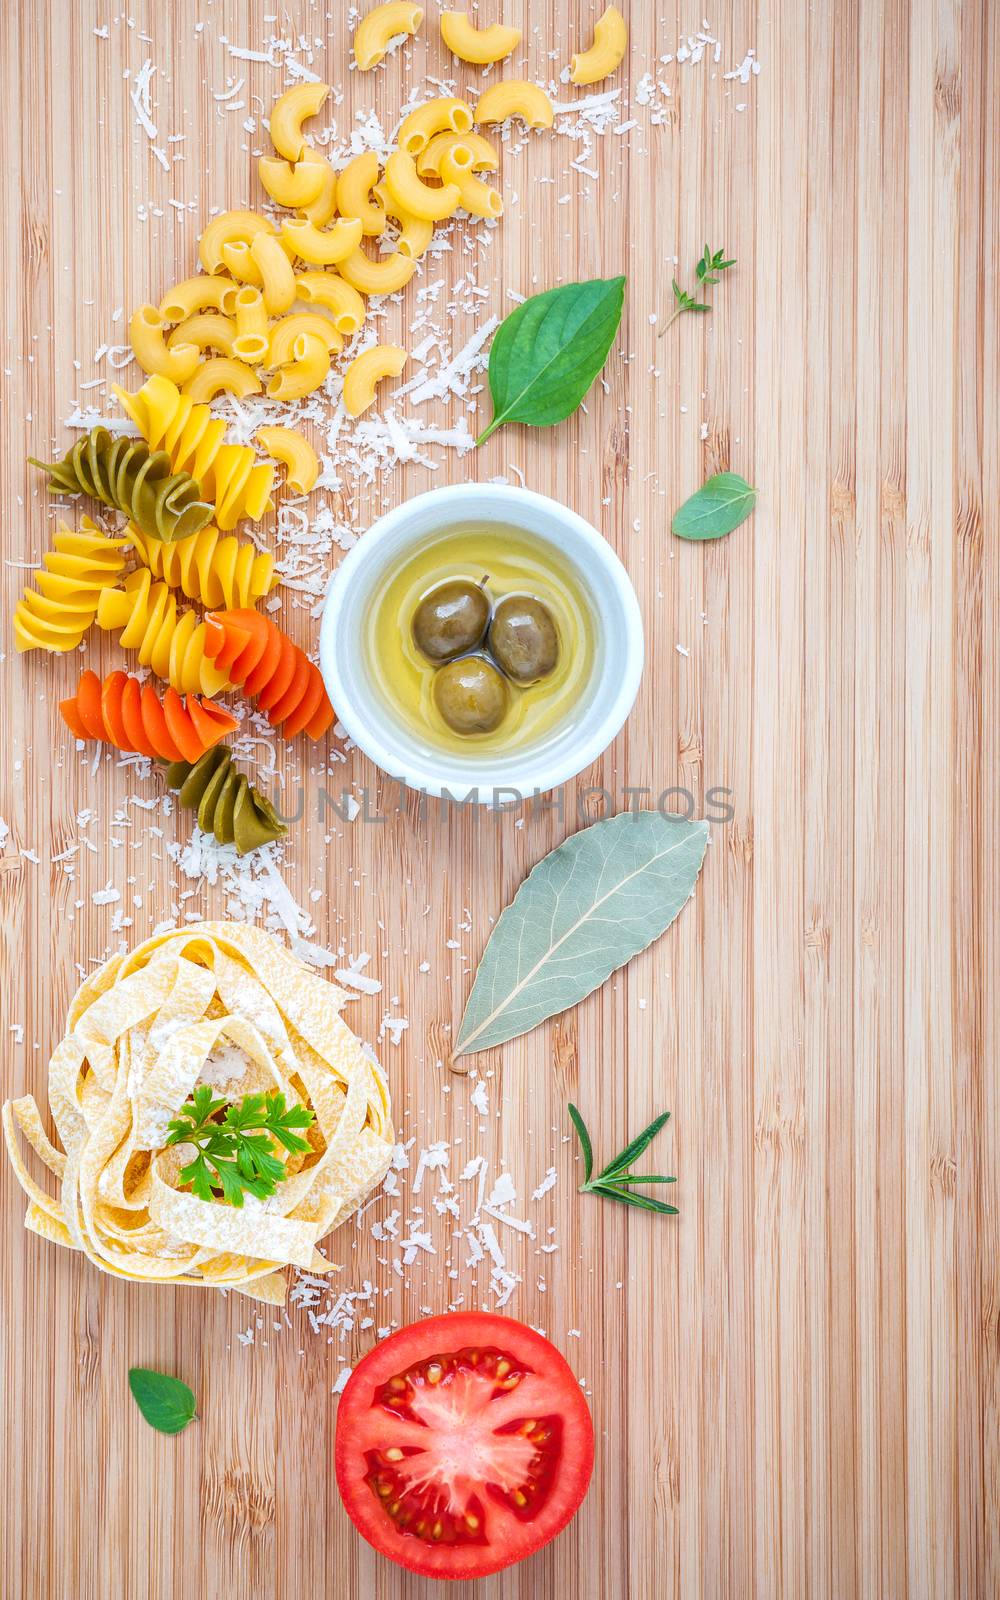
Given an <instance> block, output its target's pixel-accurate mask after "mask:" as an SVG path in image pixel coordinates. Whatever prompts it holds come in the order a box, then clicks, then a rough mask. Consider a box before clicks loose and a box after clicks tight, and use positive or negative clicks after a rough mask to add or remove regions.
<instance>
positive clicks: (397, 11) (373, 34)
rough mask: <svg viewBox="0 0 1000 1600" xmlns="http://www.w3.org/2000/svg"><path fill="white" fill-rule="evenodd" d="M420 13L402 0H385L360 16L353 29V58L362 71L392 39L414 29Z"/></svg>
mask: <svg viewBox="0 0 1000 1600" xmlns="http://www.w3.org/2000/svg"><path fill="white" fill-rule="evenodd" d="M423 17H424V13H423V11H422V9H421V7H420V6H411V5H407V4H406V0H388V4H386V5H382V6H376V7H375V9H374V11H369V13H368V15H367V16H366V17H362V19H361V21H360V22H359V23H358V25H357V27H356V28H355V30H354V59H355V61H356V62H357V64H358V66H359V67H360V68H361V71H362V72H368V71H370V70H371V68H372V67H376V66H378V63H379V62H380V61H381V60H382V58H383V56H384V55H385V53H386V51H387V50H388V48H389V45H390V43H391V42H392V40H393V39H398V38H399V37H400V36H401V35H403V34H413V33H416V31H417V29H418V28H419V26H420V24H421V22H422V21H423Z"/></svg>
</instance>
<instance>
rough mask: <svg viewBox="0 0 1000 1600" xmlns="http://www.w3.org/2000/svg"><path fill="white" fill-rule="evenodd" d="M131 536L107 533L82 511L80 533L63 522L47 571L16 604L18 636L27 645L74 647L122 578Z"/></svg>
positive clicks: (47, 559)
mask: <svg viewBox="0 0 1000 1600" xmlns="http://www.w3.org/2000/svg"><path fill="white" fill-rule="evenodd" d="M126 543H127V541H126V540H125V539H109V538H108V537H107V535H106V534H103V533H102V532H101V530H100V529H99V528H97V527H95V526H94V524H93V523H92V522H91V520H90V518H89V517H84V519H83V527H82V528H81V529H80V532H79V533H74V532H73V531H72V529H70V528H67V527H61V528H60V529H59V531H58V532H57V534H56V536H55V539H54V540H53V548H52V549H51V550H49V551H47V552H46V554H45V556H44V557H43V561H44V567H45V570H44V572H39V573H38V574H37V576H36V577H35V579H34V582H35V585H36V588H35V589H25V591H24V594H23V596H22V598H21V599H20V600H19V601H18V603H17V606H16V608H15V610H14V642H15V644H16V645H17V648H18V650H19V651H23V650H51V651H64V650H75V649H76V647H77V645H78V644H79V643H80V640H81V639H82V638H83V636H84V634H85V633H86V631H87V629H88V628H89V627H90V626H91V624H92V623H93V621H94V618H95V617H96V616H97V602H98V599H99V597H100V594H101V591H102V589H108V588H111V587H112V585H114V584H116V583H117V582H118V581H119V579H120V578H121V575H122V572H123V571H124V569H125V558H124V557H123V555H122V554H121V552H122V550H123V549H124V548H125V545H126Z"/></svg>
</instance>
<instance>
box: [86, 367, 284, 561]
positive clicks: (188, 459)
mask: <svg viewBox="0 0 1000 1600" xmlns="http://www.w3.org/2000/svg"><path fill="white" fill-rule="evenodd" d="M115 394H116V395H117V396H118V398H119V400H120V401H121V403H122V406H123V408H124V409H125V411H127V413H128V415H129V416H130V417H131V418H132V421H133V422H134V423H135V424H136V426H137V427H138V429H139V432H140V433H141V434H142V436H143V438H144V439H145V440H146V441H147V443H148V444H149V446H150V448H151V449H153V450H158V451H159V450H162V451H163V452H164V454H165V455H166V457H167V459H168V461H169V462H170V464H171V466H172V467H173V469H174V471H175V472H188V473H190V474H191V476H192V477H193V478H194V479H196V480H197V482H198V483H199V484H200V485H201V488H202V492H203V493H204V495H205V496H206V498H208V499H210V500H214V502H215V507H214V510H215V520H216V522H217V523H218V525H219V527H220V528H222V529H223V530H224V531H226V532H228V531H229V529H230V528H235V526H236V524H237V523H238V522H240V521H242V519H243V518H244V517H248V518H249V519H250V520H251V521H252V522H256V521H258V520H259V518H260V517H262V516H263V515H264V513H265V511H269V510H270V509H271V490H272V488H273V487H274V467H273V465H272V464H271V463H270V462H266V461H258V459H257V457H256V456H255V455H254V452H253V450H251V448H250V446H249V445H243V444H225V443H224V442H223V441H224V439H225V435H226V424H225V423H224V422H223V421H222V420H221V419H220V418H219V417H213V416H212V413H211V411H210V410H209V408H208V406H206V405H198V404H197V403H196V402H195V401H194V400H192V398H191V396H190V395H186V394H181V392H180V390H179V389H178V387H177V385H176V384H175V383H171V381H170V379H169V378H164V377H159V376H156V377H152V378H149V379H147V381H146V382H145V383H144V384H143V386H142V388H141V389H140V390H139V391H138V393H136V394H129V393H128V392H127V390H125V389H120V388H118V386H117V385H115ZM207 520H208V519H207V518H206V521H207ZM186 531H189V530H186Z"/></svg>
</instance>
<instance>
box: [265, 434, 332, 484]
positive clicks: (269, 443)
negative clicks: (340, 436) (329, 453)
mask: <svg viewBox="0 0 1000 1600" xmlns="http://www.w3.org/2000/svg"><path fill="white" fill-rule="evenodd" d="M256 442H257V444H259V445H260V447H261V449H262V450H266V451H267V453H268V455H269V456H273V457H274V459H275V461H280V462H281V464H282V466H283V467H284V468H285V483H286V485H287V486H288V488H289V489H295V490H296V491H297V492H298V493H299V494H308V493H309V491H310V489H311V488H312V486H313V484H314V483H315V482H316V479H317V478H318V477H319V461H318V460H317V457H316V452H315V450H314V449H313V447H312V445H311V444H310V443H309V440H308V439H307V438H306V437H305V436H304V435H303V434H301V433H299V431H298V429H297V428H258V429H257V435H256Z"/></svg>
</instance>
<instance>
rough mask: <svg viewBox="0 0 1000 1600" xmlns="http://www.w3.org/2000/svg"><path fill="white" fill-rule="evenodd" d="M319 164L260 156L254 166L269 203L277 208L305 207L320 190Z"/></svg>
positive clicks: (321, 179)
mask: <svg viewBox="0 0 1000 1600" xmlns="http://www.w3.org/2000/svg"><path fill="white" fill-rule="evenodd" d="M321 161H322V157H321V158H320V161H297V162H291V161H282V160H281V159H280V158H277V157H275V156H261V158H260V160H259V161H258V163H257V171H258V173H259V174H260V181H261V183H262V184H263V185H264V188H265V189H266V190H267V192H268V194H269V195H270V196H271V199H272V200H276V201H277V203H278V205H279V206H288V207H289V208H290V209H294V208H295V207H296V206H308V205H311V204H312V202H313V201H314V200H315V199H316V196H317V195H318V194H319V192H320V190H321V189H322V187H323V167H322V165H321Z"/></svg>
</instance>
